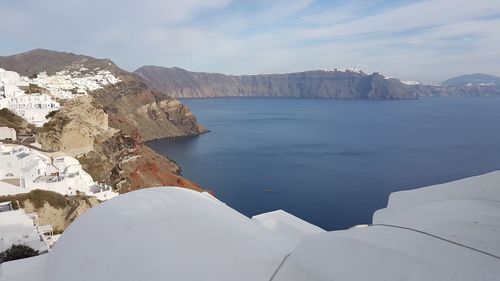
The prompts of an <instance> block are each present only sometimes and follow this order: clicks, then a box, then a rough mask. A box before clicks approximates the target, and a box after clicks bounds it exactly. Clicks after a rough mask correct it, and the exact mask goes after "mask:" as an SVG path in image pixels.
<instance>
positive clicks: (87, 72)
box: [0, 66, 120, 126]
mask: <svg viewBox="0 0 500 281" xmlns="http://www.w3.org/2000/svg"><path fill="white" fill-rule="evenodd" d="M118 82H120V79H119V78H118V77H116V76H115V75H113V74H112V73H111V72H109V71H107V70H103V69H99V68H96V69H87V68H85V67H83V66H82V67H80V68H79V69H78V70H73V71H69V70H63V71H60V72H57V73H55V74H54V75H47V73H45V72H42V73H39V74H38V75H35V77H33V78H28V77H24V76H21V75H19V74H18V73H16V72H14V71H6V70H4V69H1V68H0V109H2V108H8V109H9V110H11V111H13V112H14V113H16V114H17V115H19V116H21V117H22V118H24V119H26V121H28V122H29V123H31V124H34V125H36V126H42V125H43V124H45V123H46V122H47V121H48V120H47V119H46V118H45V116H46V115H47V114H48V113H50V112H51V111H56V110H59V109H60V108H61V106H60V104H59V102H57V101H56V99H72V98H74V97H76V96H79V95H87V93H88V92H89V91H94V90H97V89H101V88H103V87H104V86H106V85H110V84H116V83H118ZM30 84H32V85H37V86H38V87H41V88H44V89H46V90H48V92H49V93H48V94H46V93H31V94H26V93H25V91H24V90H22V88H28V87H29V86H30Z"/></svg>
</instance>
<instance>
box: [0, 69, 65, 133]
mask: <svg viewBox="0 0 500 281" xmlns="http://www.w3.org/2000/svg"><path fill="white" fill-rule="evenodd" d="M29 84H30V81H29V79H28V78H27V77H23V76H20V75H19V74H18V73H16V72H13V71H6V70H3V69H0V109H2V108H7V109H9V110H11V111H12V112H14V113H16V114H17V115H19V116H21V117H22V118H24V119H25V120H26V121H28V122H29V123H31V124H34V125H35V126H42V125H43V124H44V123H45V122H47V119H46V118H45V116H46V115H47V114H49V113H50V112H51V111H55V110H59V109H60V108H61V106H60V104H59V103H58V102H57V101H55V100H54V99H52V97H50V96H49V95H47V94H41V93H33V94H26V93H25V92H24V91H23V90H22V89H21V88H22V87H29Z"/></svg>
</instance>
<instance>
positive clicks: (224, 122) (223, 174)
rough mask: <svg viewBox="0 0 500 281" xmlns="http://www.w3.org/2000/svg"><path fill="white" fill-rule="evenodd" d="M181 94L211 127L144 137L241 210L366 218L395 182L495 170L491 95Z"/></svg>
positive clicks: (499, 118) (353, 220) (497, 111)
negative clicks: (404, 97)
mask: <svg viewBox="0 0 500 281" xmlns="http://www.w3.org/2000/svg"><path fill="white" fill-rule="evenodd" d="M183 102H184V103H186V104H187V105H188V106H190V107H191V109H192V110H193V112H194V113H195V115H196V116H197V117H198V119H199V121H200V122H201V123H202V124H204V125H205V126H206V127H207V128H209V129H210V130H211V132H210V133H208V134H205V135H202V136H199V137H192V138H179V139H174V140H172V139H167V140H159V141H155V142H151V143H149V144H148V145H150V146H151V147H152V148H153V149H155V150H157V151H159V152H160V153H163V154H165V155H168V156H169V157H170V158H172V159H174V160H175V161H177V162H178V163H179V164H180V165H181V166H182V167H183V169H184V172H183V174H184V176H186V177H187V178H189V179H192V180H194V181H196V182H198V183H200V184H201V185H202V186H203V187H205V188H207V189H210V190H213V191H214V192H215V194H216V196H217V197H218V198H219V199H221V200H222V201H224V202H226V203H227V204H228V205H229V206H231V207H233V208H235V209H236V210H238V211H240V212H242V213H243V214H245V215H248V216H252V215H254V214H258V213H262V212H267V211H271V210H276V209H283V210H286V211H288V212H290V213H292V214H295V215H297V216H299V217H301V218H303V219H306V220H307V221H310V222H312V223H314V224H317V225H319V226H321V227H323V228H325V229H327V230H333V229H341V228H346V227H350V226H353V225H356V224H361V223H369V222H371V215H372V213H373V211H375V210H376V209H379V208H383V207H384V206H385V205H386V203H387V199H388V195H389V193H391V192H393V191H396V190H404V189H411V188H417V187H421V186H426V185H431V184H436V183H442V182H446V181H450V180H455V179H459V178H463V177H468V176H473V175H477V174H481V173H485V172H489V171H493V170H496V169H500V99H499V98H484V99H480V98H432V99H422V100H415V101H382V102H381V101H338V100H307V99H300V100H297V99H258V98H256V99H237V98H236V99H230V98H228V99H194V100H183ZM268 189H271V190H272V192H270V193H267V192H266V190H268Z"/></svg>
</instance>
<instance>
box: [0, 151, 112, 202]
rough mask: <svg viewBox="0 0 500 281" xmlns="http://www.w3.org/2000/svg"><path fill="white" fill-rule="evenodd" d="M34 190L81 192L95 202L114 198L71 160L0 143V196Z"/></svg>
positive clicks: (67, 192) (108, 190)
mask: <svg viewBox="0 0 500 281" xmlns="http://www.w3.org/2000/svg"><path fill="white" fill-rule="evenodd" d="M34 189H43V190H49V191H53V192H57V193H60V194H63V195H77V194H78V193H85V194H86V195H89V196H95V197H97V198H98V199H99V200H107V199H110V198H113V197H115V196H117V195H118V193H116V192H114V191H113V190H112V188H111V187H110V186H107V185H103V184H99V183H97V182H94V180H93V179H92V177H91V176H90V175H89V174H88V173H87V172H85V171H84V170H83V169H82V165H81V164H80V163H79V162H78V160H77V159H75V158H73V157H70V156H61V157H51V156H48V155H45V154H44V153H42V152H40V151H37V150H35V149H32V148H28V147H25V146H22V145H8V144H1V143H0V195H8V194H18V193H27V192H30V191H31V190H34Z"/></svg>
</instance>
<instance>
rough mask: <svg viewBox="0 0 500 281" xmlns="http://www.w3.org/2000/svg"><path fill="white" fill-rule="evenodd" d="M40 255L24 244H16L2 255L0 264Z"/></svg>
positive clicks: (0, 255) (0, 254)
mask: <svg viewBox="0 0 500 281" xmlns="http://www.w3.org/2000/svg"><path fill="white" fill-rule="evenodd" d="M37 255H38V251H36V250H35V249H33V248H31V247H30V246H28V245H24V244H14V245H12V246H11V247H10V248H8V249H7V250H5V251H3V252H1V253H0V263H2V262H7V261H13V260H19V259H24V258H29V257H34V256H37Z"/></svg>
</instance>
